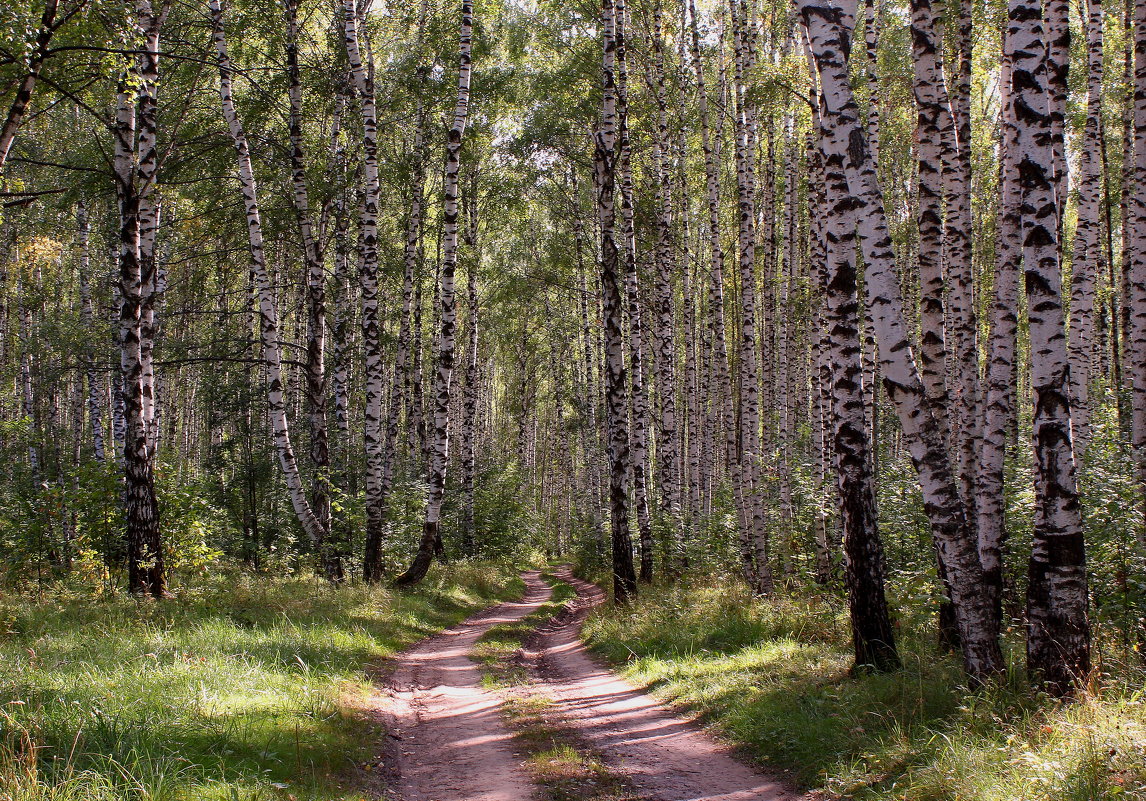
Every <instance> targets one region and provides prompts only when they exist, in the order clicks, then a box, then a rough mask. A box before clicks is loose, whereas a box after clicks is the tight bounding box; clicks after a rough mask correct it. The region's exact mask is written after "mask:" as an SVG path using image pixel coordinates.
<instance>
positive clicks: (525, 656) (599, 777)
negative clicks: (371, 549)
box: [377, 568, 796, 801]
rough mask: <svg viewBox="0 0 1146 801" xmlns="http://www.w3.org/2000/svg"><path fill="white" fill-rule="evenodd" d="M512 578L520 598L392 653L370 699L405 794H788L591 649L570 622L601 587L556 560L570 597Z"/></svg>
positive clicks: (675, 800) (530, 579) (533, 579)
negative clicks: (558, 598) (389, 670)
mask: <svg viewBox="0 0 1146 801" xmlns="http://www.w3.org/2000/svg"><path fill="white" fill-rule="evenodd" d="M523 578H524V580H525V584H526V593H525V595H524V596H523V598H522V599H521V600H520V601H517V602H506V603H503V604H500V605H498V606H496V607H494V608H492V609H489V610H486V611H484V612H481V613H479V614H477V615H475V616H473V617H471V618H469V619H468V620H466V621H465V622H464V623H462V624H460V625H458V626H455V627H453V628H451V629H449V630H447V631H446V632H444V633H443V634H441V635H439V636H436V637H433V638H430V639H428V640H426V641H424V642H422V643H420V644H419V645H418V646H416V647H415V648H414V649H412V650H410V651H407V652H406V653H404V654H402V655H401V656H399V657H398V659H397V660H396V665H395V669H394V672H393V674H392V675H391V676H390V678H389V679H388V680H387V682H386V683H385V687H384V690H383V692H381V693H380V694H379V695H378V696H377V704H378V706H377V709H378V711H379V714H381V715H382V716H383V717H384V718H385V719H386V720H387V721H388V722H389V725H388V727H387V728H388V730H389V732H390V736H391V738H393V739H394V740H395V742H396V747H395V748H394V749H393V762H392V764H393V767H394V768H395V771H394V772H395V774H396V775H395V776H394V778H393V780H394V786H395V788H396V789H397V791H398V793H399V797H400V798H401V799H402V801H528V799H532V798H537V797H538V795H537V793H540V796H541V797H543V798H546V799H547V800H548V801H564V799H573V798H578V799H591V800H592V801H613V799H618V800H619V799H641V801H685V799H687V800H688V801H787V800H788V799H793V798H795V797H796V796H795V794H794V793H792V792H790V791H788V790H787V789H786V788H784V787H783V786H782V785H781V784H780V783H779V782H778V781H776V779H774V778H771V777H768V776H765V775H763V774H762V773H761V772H760V771H759V770H757V769H754V768H752V767H749V766H748V765H747V764H746V763H744V762H741V761H739V760H738V759H736V758H734V757H733V756H732V754H731V753H730V752H729V749H728V748H727V747H726V746H724V745H721V744H719V743H717V742H716V741H715V740H713V739H712V738H711V737H709V736H708V735H707V734H705V733H704V732H703V731H702V730H701V729H700V728H699V727H697V726H696V725H695V724H693V723H692V722H690V721H688V720H687V719H685V718H683V717H680V716H678V715H675V714H673V713H672V712H670V711H668V710H667V709H666V708H664V707H663V706H661V705H660V704H659V703H658V702H657V701H655V700H654V699H653V698H651V697H650V696H648V695H646V694H644V693H643V692H641V691H639V690H637V689H636V688H635V687H634V686H633V685H631V684H629V683H628V682H626V681H625V680H624V679H621V678H619V677H617V676H616V675H614V674H613V673H612V672H611V671H609V670H608V669H607V668H605V667H603V666H602V665H601V664H600V663H598V662H597V661H595V660H594V659H593V658H591V657H590V656H589V654H588V653H587V651H586V650H585V648H584V646H583V645H582V644H581V641H580V631H581V627H582V625H583V623H584V621H585V619H586V616H587V615H588V614H589V612H590V611H591V610H592V609H593V608H595V607H597V606H598V605H600V604H601V603H602V602H603V601H604V600H605V594H604V593H603V592H602V591H601V590H600V589H599V588H598V587H596V586H595V585H593V584H590V583H588V582H585V581H581V580H579V579H576V578H574V577H573V576H572V574H571V573H570V571H569V570H568V568H563V569H561V570H559V571H557V572H556V573H555V574H554V578H556V579H557V580H558V581H559V582H560V583H561V584H563V585H564V586H565V587H571V588H572V590H573V597H572V598H569V593H568V592H566V593H564V597H566V598H569V603H567V604H563V603H557V604H552V603H549V602H550V599H551V598H552V597H553V595H554V591H553V588H552V586H551V585H550V584H549V583H547V582H546V581H545V580H544V579H543V578H542V576H541V574H540V573H539V572H537V571H530V572H527V573H525V574H523ZM534 627H536V628H535V629H534ZM515 640H516V644H519V645H520V647H519V648H517V649H513V648H512V646H513V645H514V644H515ZM474 660H478V661H480V662H481V663H483V664H484V665H485V667H486V674H485V677H484V679H485V680H484V681H483V676H482V672H481V670H480V669H479V667H478V664H477V663H476V662H475V661H474ZM534 784H536V791H537V793H535V791H534V786H533V785H534Z"/></svg>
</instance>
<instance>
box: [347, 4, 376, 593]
mask: <svg viewBox="0 0 1146 801" xmlns="http://www.w3.org/2000/svg"><path fill="white" fill-rule="evenodd" d="M342 35H343V43H344V44H345V47H346V56H347V59H348V61H349V63H350V77H351V82H352V84H353V86H354V90H355V92H356V93H357V94H358V101H359V113H360V116H361V117H362V176H363V199H362V207H361V213H360V229H361V234H360V237H359V244H360V254H359V258H360V261H359V280H360V283H361V285H362V342H363V349H364V350H365V362H364V364H365V382H364V383H365V390H366V407H365V414H364V420H363V431H364V440H365V444H366V536H365V547H364V554H363V567H362V570H363V577H364V578H368V579H369V580H373V579H374V578H376V577H378V576H380V575H381V573H382V569H383V566H382V538H383V533H384V528H385V524H386V521H385V516H386V483H385V464H384V463H385V459H386V454H385V443H384V441H383V440H384V435H383V428H382V399H383V395H384V394H385V392H386V376H385V365H384V363H383V360H382V344H381V341H380V337H381V323H380V320H379V310H378V213H379V204H380V202H381V198H380V193H381V189H380V185H379V181H378V114H377V108H376V104H375V100H374V75H373V66H372V65H368V64H366V63H364V59H363V52H362V43H361V41H360V36H361V33H360V30H359V9H358V6H357V4H356V0H343V2H342Z"/></svg>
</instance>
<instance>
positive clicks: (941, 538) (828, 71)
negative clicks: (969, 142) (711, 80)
mask: <svg viewBox="0 0 1146 801" xmlns="http://www.w3.org/2000/svg"><path fill="white" fill-rule="evenodd" d="M796 8H797V10H798V12H799V14H800V17H801V20H802V22H803V24H804V26H805V27H806V28H807V31H808V39H809V42H810V45H811V49H812V53H813V55H814V57H815V61H816V65H817V69H818V72H819V76H820V83H821V87H822V93H823V109H822V111H821V113H822V115H823V127H824V130H825V136H824V137H823V142H822V148H823V149H824V151H825V157H826V158H827V159H832V158H836V159H841V160H842V162H843V164H844V166H845V170H846V176H847V185H848V197H847V202H848V203H849V205H851V206H852V207H853V209H854V214H855V218H856V220H857V232H858V235H859V240H860V248H861V250H862V252H863V257H864V264H865V280H864V289H865V293H866V295H867V300H868V306H869V308H870V309H871V315H872V322H873V325H874V327H875V330H876V335H877V337H878V340H879V355H880V365H881V367H882V369H883V383H884V389H885V391H886V393H887V397H888V400H889V401H890V402H891V403H892V404H893V406H894V407H895V408H896V411H897V413H898V416H899V420H900V425H901V427H902V429H903V435H904V438H905V440H906V444H907V445H908V449H909V451H910V453H911V457H912V461H913V462H914V464H915V468H916V471H917V472H918V474H919V478H920V485H921V489H922V491H923V498H924V505H925V508H926V510H927V514H928V517H929V519H930V522H931V529H932V536H933V538H934V540H935V544H936V548H937V551H938V553H939V557H940V559H941V561H942V563H943V565H944V566H945V568H946V572H947V576H948V579H949V582H950V591H951V600H952V602H953V603H954V606H955V614H956V618H957V621H958V626H959V633H960V637H961V640H962V647H963V663H964V666H965V668H966V670H967V672H968V673H969V674H970V676H971V677H972V678H973V679H974V680H976V681H980V680H985V679H987V678H988V677H990V676H992V675H994V674H996V673H998V672H999V671H1000V670H1001V669H1002V667H1003V661H1002V653H1001V650H1000V647H999V638H998V632H997V630H996V629H995V627H994V625H993V618H992V615H991V614H990V608H989V604H988V602H987V599H986V597H985V595H984V593H983V572H982V566H981V565H980V563H979V555H978V548H977V542H976V540H975V538H974V537H973V536H971V533H970V529H969V527H968V524H967V520H966V517H965V514H964V510H963V505H962V503H961V500H960V497H959V490H958V485H957V483H956V480H955V477H954V476H953V475H952V474H951V470H950V466H949V460H948V454H947V452H946V450H945V448H944V446H943V442H942V437H941V435H940V431H939V428H938V426H937V424H936V420H935V416H934V414H933V412H932V410H931V407H930V405H929V403H928V401H927V397H926V395H925V393H924V389H923V384H922V381H921V379H920V376H919V371H918V368H917V367H916V364H915V357H914V355H913V353H912V350H911V346H910V343H909V341H908V337H907V327H906V325H905V323H904V318H903V301H902V298H901V295H900V289H899V285H898V282H897V277H896V272H895V254H894V252H893V250H892V243H891V237H890V235H889V233H888V225H887V217H886V214H885V212H884V206H883V198H882V196H881V194H880V190H879V186H878V183H877V181H876V177H875V172H874V168H873V165H872V163H871V161H870V159H869V157H868V151H867V143H866V136H865V132H864V129H863V126H862V125H861V123H860V120H859V115H858V108H857V106H856V103H855V98H854V96H853V94H852V91H851V86H850V84H849V83H848V76H847V56H846V53H847V52H848V51H847V40H848V37H849V36H850V33H851V32H850V30H848V29H847V28H846V27H845V26H843V25H842V17H843V15H842V14H841V13H840V11H839V9H837V8H834V7H833V6H831V5H829V4H825V3H823V2H821V0H796Z"/></svg>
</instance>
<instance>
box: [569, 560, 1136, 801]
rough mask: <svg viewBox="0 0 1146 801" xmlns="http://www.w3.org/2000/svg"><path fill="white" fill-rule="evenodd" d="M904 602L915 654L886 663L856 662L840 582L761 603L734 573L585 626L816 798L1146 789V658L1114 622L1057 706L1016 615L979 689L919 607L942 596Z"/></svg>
mask: <svg viewBox="0 0 1146 801" xmlns="http://www.w3.org/2000/svg"><path fill="white" fill-rule="evenodd" d="M904 598H907V600H904ZM891 602H892V606H893V609H894V613H895V618H896V630H897V635H896V636H897V638H898V641H899V649H900V655H901V657H902V659H903V663H904V664H903V667H902V669H900V670H898V671H895V672H892V673H886V674H872V673H870V672H865V671H855V670H853V665H852V657H851V641H850V640H851V637H850V628H849V625H848V616H847V607H846V605H845V604H844V603H843V601H842V599H840V598H838V597H837V596H835V595H834V594H832V593H827V592H816V591H815V590H810V589H804V590H797V591H796V592H793V593H791V594H785V596H783V597H776V598H772V599H767V600H760V599H754V598H752V597H751V594H750V593H749V592H748V591H747V589H746V588H744V587H743V585H742V584H741V583H739V582H736V581H732V580H728V579H724V578H720V577H708V578H705V577H703V576H692V577H689V578H685V579H682V580H680V581H677V582H676V583H672V584H662V585H657V586H655V587H652V588H648V589H645V588H642V592H641V594H640V597H639V598H638V599H637V600H636V601H635V602H634V603H633V604H631V605H629V606H628V607H625V608H616V607H613V606H612V605H611V604H607V605H602V606H601V607H599V608H598V609H597V610H596V611H595V612H594V613H593V614H592V615H591V616H590V618H589V620H588V621H587V623H586V625H585V628H584V634H583V636H584V638H585V641H586V642H587V643H588V645H589V647H590V649H592V650H593V651H594V652H596V653H597V654H599V655H601V656H603V657H605V658H606V659H607V661H608V662H609V663H610V664H612V665H613V666H614V668H616V669H617V670H619V671H620V673H621V675H622V676H624V677H625V678H627V679H628V680H629V681H631V682H633V683H634V684H636V685H637V686H641V687H645V688H647V689H648V690H649V691H650V692H653V694H654V695H655V696H656V697H657V698H658V699H659V700H660V701H661V702H663V703H666V704H669V705H671V706H672V708H673V709H675V710H677V711H678V712H680V713H683V714H689V715H692V716H695V717H696V718H698V719H700V720H701V721H703V723H704V724H705V725H706V727H707V728H708V729H709V730H710V731H712V732H714V733H715V734H716V735H717V736H719V737H720V738H721V739H722V740H725V741H727V742H730V743H733V744H735V745H736V746H738V747H739V748H740V749H741V751H742V752H743V753H745V754H747V755H748V756H750V757H751V759H752V760H753V761H755V762H757V763H759V764H761V765H766V766H768V769H770V770H777V771H784V772H785V773H784V775H787V776H790V777H791V778H792V780H793V781H794V783H795V784H796V785H798V786H799V787H801V788H805V789H813V790H815V793H814V795H813V797H814V798H817V799H821V798H822V799H855V801H1107V800H1109V801H1115V800H1116V799H1136V800H1137V801H1146V691H1144V690H1143V687H1144V686H1146V663H1144V662H1143V659H1142V655H1141V654H1139V653H1136V652H1133V651H1131V650H1129V649H1126V648H1124V647H1122V646H1120V644H1119V643H1118V642H1116V641H1115V640H1114V638H1112V637H1111V636H1110V634H1109V632H1105V631H1104V632H1102V634H1101V636H1098V637H1096V640H1095V642H1096V646H1095V647H1096V651H1095V656H1096V660H1097V661H1098V664H1099V665H1100V667H1099V669H1098V671H1097V672H1096V674H1095V676H1094V677H1093V682H1092V683H1091V684H1090V685H1089V686H1088V687H1087V689H1086V691H1085V692H1084V693H1082V695H1081V697H1080V698H1078V699H1077V700H1075V701H1072V702H1068V703H1058V702H1055V701H1053V700H1052V699H1049V698H1047V697H1046V696H1045V695H1042V694H1040V693H1037V692H1033V691H1032V690H1031V689H1030V687H1029V685H1028V684H1027V680H1026V676H1025V675H1024V674H1023V672H1022V670H1021V668H1020V667H1019V666H1021V663H1022V643H1021V640H1019V632H1020V631H1021V629H1020V628H1018V627H1017V626H1016V628H1015V630H1014V631H1011V633H1010V635H1009V636H1008V638H1007V640H1006V645H1007V648H1008V651H1009V653H1010V662H1011V665H1012V668H1011V670H1010V672H1009V673H1008V675H1006V676H1005V677H1003V678H1002V679H1000V680H999V681H998V682H997V683H995V684H993V685H991V686H988V687H986V688H983V689H980V690H970V689H968V687H967V685H966V679H965V676H964V674H963V673H962V671H961V669H960V667H959V664H958V661H957V660H956V659H955V658H954V657H952V656H951V655H950V654H946V653H944V652H942V651H941V650H940V649H939V648H938V647H937V645H936V640H937V638H936V635H935V629H934V618H933V616H931V615H927V614H924V613H920V612H919V610H921V609H922V610H926V609H929V608H931V607H928V606H926V605H920V604H918V603H917V602H915V601H914V600H913V599H911V598H910V597H909V596H902V595H900V594H899V591H898V590H897V591H896V592H893V593H892V597H891ZM1096 627H1097V624H1096Z"/></svg>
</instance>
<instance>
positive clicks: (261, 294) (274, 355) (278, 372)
mask: <svg viewBox="0 0 1146 801" xmlns="http://www.w3.org/2000/svg"><path fill="white" fill-rule="evenodd" d="M209 9H210V14H211V32H212V38H213V39H214V43H215V58H216V63H217V64H218V66H219V97H220V99H221V101H222V107H223V119H224V120H225V121H226V123H227V130H228V132H229V133H230V135H231V142H232V143H233V144H234V147H235V154H236V157H237V162H238V174H239V189H240V191H241V193H242V196H243V207H244V210H245V212H246V222H247V243H248V245H249V247H250V254H251V271H252V273H253V275H254V280H255V291H256V294H257V304H258V314H259V331H260V340H261V344H262V349H263V362H264V364H265V371H266V380H267V413H268V416H269V417H270V423H271V431H272V436H273V440H274V447H275V452H276V454H277V455H278V462H279V467H280V468H281V469H282V472H283V478H284V479H285V481H286V486H287V493H288V494H289V495H290V502H291V507H292V508H293V509H294V513H295V516H296V517H297V518H298V522H299V524H300V525H301V526H302V529H303V531H304V532H305V533H306V535H307V537H308V538H309V539H310V542H311V545H312V546H313V547H314V549H315V552H316V553H319V554H322V553H323V549H324V548H325V547H326V537H327V531H326V529H325V528H324V527H323V523H322V521H321V520H319V518H318V517H317V516H316V515H315V513H314V510H313V509H312V508H311V505H310V502H309V501H308V500H307V497H306V489H305V487H304V485H303V480H302V473H301V471H300V470H299V466H298V460H297V458H296V457H295V453H294V446H293V445H292V444H291V436H290V423H289V421H288V419H287V407H286V398H285V389H284V385H283V375H282V344H281V342H280V339H279V315H278V309H277V307H276V304H275V295H274V287H273V285H272V283H271V278H270V275H269V273H268V271H267V263H266V253H265V251H264V247H263V224H262V217H261V216H260V214H259V198H258V185H257V183H256V181H255V173H254V167H253V165H252V163H251V149H250V145H249V144H248V142H247V135H246V132H245V131H244V129H243V123H242V121H241V120H240V119H239V115H238V112H237V111H236V109H235V99H234V95H233V93H232V91H233V90H232V81H231V76H232V74H233V73H234V67H233V66H232V64H231V57H230V55H229V53H228V50H227V37H226V33H225V30H224V27H223V8H222V3H221V0H209ZM332 578H333V576H332Z"/></svg>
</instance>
